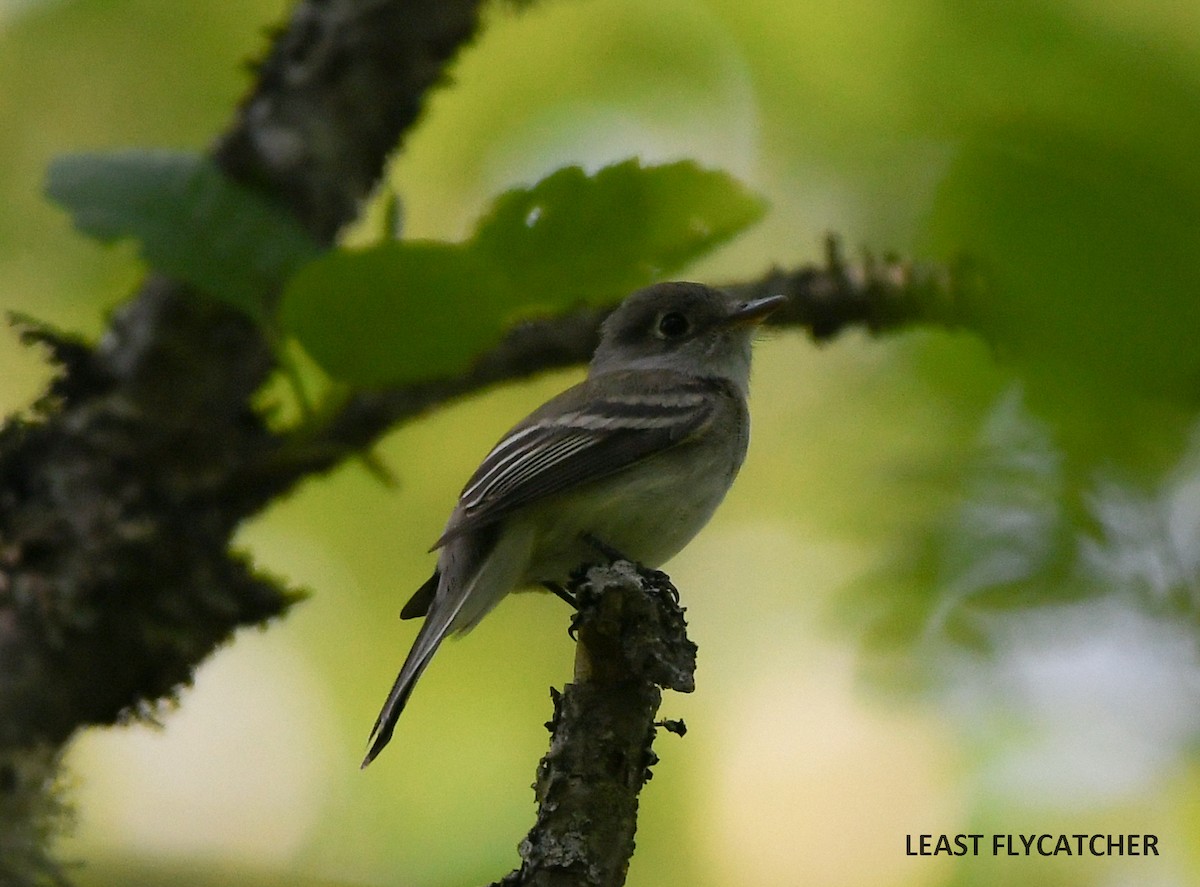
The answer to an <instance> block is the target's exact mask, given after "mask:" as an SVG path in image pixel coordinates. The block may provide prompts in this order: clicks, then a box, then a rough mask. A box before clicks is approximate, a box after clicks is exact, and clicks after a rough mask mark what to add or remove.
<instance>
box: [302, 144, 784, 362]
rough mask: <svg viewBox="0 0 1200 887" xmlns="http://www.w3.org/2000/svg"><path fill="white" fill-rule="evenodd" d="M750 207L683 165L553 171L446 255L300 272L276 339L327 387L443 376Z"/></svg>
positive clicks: (389, 246) (710, 176) (374, 252)
mask: <svg viewBox="0 0 1200 887" xmlns="http://www.w3.org/2000/svg"><path fill="white" fill-rule="evenodd" d="M763 211H764V204H763V202H762V201H761V200H760V199H759V198H757V197H755V196H754V195H753V194H751V193H750V192H749V191H747V190H746V189H745V188H744V187H743V186H741V185H740V184H738V183H737V182H736V181H735V180H733V179H732V178H730V177H729V176H728V175H726V174H724V173H720V172H713V171H709V170H703V169H700V168H699V167H697V166H696V165H695V164H693V163H687V162H683V163H674V164H670V165H667V166H656V167H643V166H641V165H640V164H639V163H638V162H637V161H633V160H630V161H625V162H623V163H620V164H617V165H615V166H610V167H607V168H605V169H602V170H600V171H599V172H597V173H595V174H593V175H589V174H587V173H585V172H584V171H583V170H581V169H580V168H578V167H567V168H564V169H560V170H558V171H556V172H554V173H553V174H551V175H550V176H548V177H547V178H545V179H543V180H542V181H541V182H539V183H537V184H536V185H534V186H533V187H531V188H518V189H514V190H512V191H509V192H507V193H505V194H503V195H501V196H500V197H499V198H498V199H497V200H496V201H495V203H494V204H493V206H492V207H491V209H490V210H489V211H488V212H487V213H486V214H485V215H484V216H483V218H482V219H481V220H480V222H479V224H478V226H477V228H476V231H475V233H474V235H473V236H472V237H471V238H470V239H469V240H467V241H465V242H463V243H458V244H446V243H421V242H411V241H400V242H395V243H385V244H381V245H379V246H376V247H372V248H369V249H366V250H360V251H341V252H336V253H331V254H329V255H326V256H323V257H321V258H320V259H318V260H317V261H315V262H313V263H312V264H310V265H309V266H307V267H306V268H304V269H302V270H301V272H300V273H298V274H297V275H296V277H295V278H294V279H293V280H292V281H291V283H290V284H289V286H288V287H287V290H286V293H285V297H284V304H283V312H282V320H283V324H284V327H285V328H286V329H287V330H288V331H289V332H290V333H292V334H293V335H295V336H296V338H297V339H299V341H300V342H301V343H302V344H303V345H304V346H305V348H306V349H307V350H308V351H309V353H311V354H312V355H313V357H314V358H316V360H317V361H319V362H320V363H321V364H322V365H323V366H324V367H325V369H326V370H328V371H329V372H330V373H331V374H333V375H334V376H336V377H338V378H339V379H342V380H343V381H346V382H350V383H352V384H356V385H382V384H387V383H396V382H403V381H409V380H414V379H419V378H428V377H430V376H436V375H440V374H446V373H453V372H458V371H461V370H462V369H463V368H465V367H466V366H467V365H468V363H469V362H470V360H471V359H472V358H473V357H474V356H476V355H477V354H479V353H480V351H482V350H484V349H485V348H487V347H488V346H489V345H491V344H493V343H494V342H495V341H497V339H498V338H499V336H500V334H501V332H502V330H503V328H504V326H505V324H506V322H508V320H509V319H511V318H512V317H513V316H514V314H515V313H517V312H519V311H521V310H523V309H529V308H530V307H533V308H536V309H538V310H544V311H553V310H562V309H566V308H569V307H570V306H572V305H576V304H579V303H580V302H593V303H603V302H613V301H616V300H617V299H618V298H620V297H621V296H623V295H625V294H627V293H628V292H630V291H631V290H633V289H636V288H638V287H641V286H645V285H647V284H649V283H652V282H653V281H655V280H658V279H662V278H663V277H665V276H667V275H670V274H673V273H675V272H677V271H678V270H680V269H681V268H682V267H683V266H684V265H686V264H687V263H688V262H690V261H692V260H694V259H695V258H697V257H698V256H700V255H702V254H703V253H705V252H706V251H708V250H710V249H712V248H713V247H715V246H717V245H718V244H720V243H722V242H724V241H725V240H728V239H729V238H730V237H732V236H733V235H734V234H736V233H737V232H739V231H741V230H743V229H744V228H745V227H747V226H748V225H750V224H751V223H753V222H754V221H756V220H757V219H758V218H759V217H760V216H761V215H762V213H763Z"/></svg>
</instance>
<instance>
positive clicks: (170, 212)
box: [46, 150, 320, 322]
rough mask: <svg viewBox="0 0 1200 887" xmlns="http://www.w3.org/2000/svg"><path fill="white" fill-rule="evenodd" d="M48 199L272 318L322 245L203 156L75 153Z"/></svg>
mask: <svg viewBox="0 0 1200 887" xmlns="http://www.w3.org/2000/svg"><path fill="white" fill-rule="evenodd" d="M46 194H47V196H49V197H50V199H52V200H54V201H55V202H57V203H59V204H61V205H62V206H64V207H65V208H66V209H67V210H68V211H70V213H71V216H72V219H73V220H74V222H75V227H76V228H78V229H79V230H80V231H81V232H82V233H84V234H87V235H90V236H91V237H94V238H96V239H97V240H99V241H101V242H103V243H109V242H112V241H116V240H120V239H124V238H132V239H134V240H136V241H137V243H138V246H139V248H140V249H139V252H140V254H141V256H142V258H143V259H145V261H146V264H147V265H148V266H149V267H151V268H154V269H155V270H157V271H161V272H163V273H164V274H168V275H170V276H172V277H175V278H177V279H179V280H183V281H185V282H187V283H189V284H191V285H192V286H194V287H196V288H197V289H198V290H200V291H201V292H204V293H207V294H209V295H211V296H216V297H217V298H220V299H224V300H225V301H227V302H229V303H230V304H232V305H235V306H237V307H238V308H240V309H242V310H243V311H245V312H246V313H247V314H250V315H251V316H252V317H256V318H258V319H259V320H260V321H263V322H265V321H267V320H268V318H269V315H270V312H269V311H268V309H267V300H268V299H269V298H270V297H271V296H272V295H273V294H275V293H276V292H278V291H279V289H280V287H281V286H282V285H283V283H284V281H285V280H287V279H288V278H289V277H290V276H291V275H292V274H293V273H294V272H295V271H296V269H297V268H299V267H300V266H301V265H302V264H304V263H305V262H307V261H309V260H310V259H312V258H313V257H315V256H316V255H317V253H318V252H320V248H319V246H318V245H317V244H316V243H315V242H314V241H313V240H312V239H311V238H310V237H309V236H308V235H307V234H306V233H305V232H304V229H303V228H301V227H300V225H299V224H298V223H297V222H296V221H295V219H293V218H292V217H291V216H289V215H288V214H287V213H286V212H285V211H284V210H283V209H282V208H280V207H276V206H273V205H271V204H270V203H268V202H267V201H266V200H264V199H263V198H262V197H260V196H259V195H257V194H255V193H254V192H252V191H250V190H249V189H247V188H243V187H239V186H238V185H236V184H235V183H233V182H231V181H229V180H228V179H226V178H225V177H224V176H223V175H222V174H221V172H220V170H218V169H217V168H216V165H215V164H213V163H212V161H210V160H208V159H206V158H204V157H201V156H200V155H198V154H173V153H168V152H162V151H132V150H131V151H122V152H115V153H112V154H69V155H65V156H62V157H58V158H56V159H55V160H54V162H53V163H51V164H50V169H49V171H48V173H47V176H46Z"/></svg>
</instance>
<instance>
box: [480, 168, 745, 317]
mask: <svg viewBox="0 0 1200 887" xmlns="http://www.w3.org/2000/svg"><path fill="white" fill-rule="evenodd" d="M765 210H766V205H765V203H764V202H763V201H762V199H761V198H759V197H757V196H756V195H754V194H752V193H750V192H749V191H747V190H746V189H745V188H744V187H742V186H741V185H740V184H739V183H738V182H737V181H736V180H734V179H733V178H731V177H730V176H728V175H726V174H725V173H722V172H716V171H713V170H705V169H701V168H700V167H698V166H697V165H696V164H695V163H692V162H690V161H682V162H679V163H672V164H668V165H665V166H651V167H642V166H641V165H640V163H639V162H638V161H637V160H626V161H624V162H622V163H618V164H614V165H613V166H608V167H605V168H604V169H601V170H599V171H598V172H596V173H595V174H592V175H589V174H587V173H585V172H584V171H583V170H582V169H580V168H579V167H577V166H568V167H564V168H563V169H560V170H557V171H556V172H554V173H552V174H551V175H549V176H547V177H546V178H544V179H542V180H541V181H540V182H538V183H537V184H536V185H534V186H533V187H532V188H515V189H513V190H511V191H508V192H506V193H505V194H502V195H501V196H500V197H499V198H498V199H497V200H496V201H495V202H494V203H493V205H492V208H491V210H490V211H489V212H488V213H487V214H486V215H485V216H484V217H483V218H482V219H480V221H479V224H478V226H477V227H476V231H475V235H474V238H473V240H472V246H473V248H474V249H476V250H477V251H478V252H479V253H480V254H481V256H483V257H486V260H487V262H488V264H489V265H491V266H492V267H494V268H496V269H497V270H498V271H500V272H502V273H503V274H504V275H505V278H506V279H507V280H508V281H509V283H510V284H511V285H512V286H513V287H515V288H517V289H519V290H520V291H521V292H522V293H524V294H526V295H527V297H528V299H529V300H530V301H548V302H549V303H551V304H553V303H557V302H560V301H561V296H558V294H559V293H562V292H563V291H568V292H569V293H570V297H571V299H572V300H574V299H583V300H586V301H592V302H595V301H610V300H612V298H613V297H614V295H619V294H622V293H625V292H627V291H629V290H633V289H636V288H637V287H641V286H646V285H647V284H649V283H651V282H653V281H655V280H661V279H662V278H664V277H666V276H668V275H670V274H673V273H675V272H676V271H678V270H679V269H681V268H683V267H684V266H685V265H687V263H688V262H690V261H692V260H694V259H696V258H698V257H699V256H701V255H703V254H704V253H706V252H708V251H709V250H711V249H713V248H714V247H716V246H718V245H719V244H721V243H723V242H725V241H726V240H728V239H729V238H731V237H733V236H734V235H735V234H737V233H738V232H740V231H742V230H743V229H745V228H746V227H748V226H749V225H751V224H753V223H754V222H756V221H758V219H759V218H761V217H762V214H763V212H764V211H765Z"/></svg>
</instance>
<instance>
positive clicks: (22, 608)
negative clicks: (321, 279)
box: [0, 0, 482, 884]
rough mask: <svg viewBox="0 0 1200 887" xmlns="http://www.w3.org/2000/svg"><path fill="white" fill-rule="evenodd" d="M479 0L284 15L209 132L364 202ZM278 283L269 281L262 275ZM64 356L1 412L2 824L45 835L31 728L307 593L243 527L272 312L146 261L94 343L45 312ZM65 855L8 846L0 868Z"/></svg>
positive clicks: (125, 694) (306, 7) (203, 648)
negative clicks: (230, 111)
mask: <svg viewBox="0 0 1200 887" xmlns="http://www.w3.org/2000/svg"><path fill="white" fill-rule="evenodd" d="M481 2H482V0H307V2H302V3H299V4H298V5H297V6H296V8H295V11H294V13H293V15H292V18H291V20H290V21H289V22H288V24H287V26H286V27H285V28H283V29H281V30H280V31H279V32H278V33H277V34H276V35H275V39H274V42H273V45H272V47H271V50H270V53H269V55H268V56H267V58H266V59H265V60H264V61H263V62H262V64H261V65H260V67H259V78H258V81H257V83H256V85H255V87H254V89H253V90H252V91H251V93H250V94H249V96H248V97H247V99H246V101H245V103H244V104H243V106H242V108H241V110H240V112H239V115H238V118H237V119H236V120H235V122H234V123H233V125H232V126H231V128H230V129H229V131H228V132H227V133H226V134H225V135H224V136H222V137H221V138H220V139H219V140H218V142H217V145H216V147H215V149H214V154H215V157H216V159H217V161H218V162H219V164H220V165H221V166H222V167H223V168H224V169H225V171H226V172H227V173H229V174H230V175H232V176H233V177H234V178H236V179H238V180H239V181H242V182H244V183H249V184H251V185H253V186H256V187H257V188H259V189H260V190H261V191H263V193H265V194H266V195H267V196H268V197H270V198H272V199H274V200H276V201H278V202H280V203H281V204H284V205H286V206H288V207H289V208H290V209H291V211H292V212H293V213H294V214H295V216H296V217H297V218H298V219H299V220H300V222H301V223H302V224H303V225H304V226H305V227H306V228H307V229H308V230H309V231H310V232H311V233H313V234H314V235H315V236H316V237H317V238H318V239H319V240H321V241H322V242H326V243H328V242H330V241H331V240H332V238H333V236H334V234H335V233H336V231H337V230H338V229H339V228H340V227H341V226H342V225H343V224H345V223H346V222H348V221H350V220H351V219H352V218H353V216H354V214H355V212H356V211H357V207H358V205H359V203H360V202H361V201H362V200H363V198H364V197H365V196H366V195H367V193H368V192H369V190H370V189H371V187H373V185H374V182H375V181H376V180H377V179H378V177H379V175H380V173H381V171H382V169H383V166H384V163H385V161H386V159H387V156H388V154H389V152H390V151H392V150H393V149H394V148H395V146H396V145H397V143H398V142H399V141H400V137H401V135H402V133H403V132H404V131H405V130H406V129H407V128H408V127H409V126H411V124H412V123H413V122H414V121H415V120H416V118H417V116H418V113H419V111H420V108H421V106H422V103H423V101H424V97H425V95H426V94H427V92H428V91H429V89H430V88H431V87H432V86H433V85H435V83H437V82H438V81H439V80H440V79H441V78H442V77H443V71H444V70H445V67H446V65H447V63H448V62H449V61H450V59H451V58H452V56H453V55H454V53H455V52H456V51H457V50H458V48H459V47H460V46H462V45H463V43H464V42H465V41H466V40H468V39H469V38H470V37H471V35H472V34H473V33H474V31H475V29H476V27H477V25H478V14H479V7H480V5H481ZM263 297H264V299H267V300H270V299H271V298H272V297H273V294H269V293H264V294H263ZM28 337H32V338H34V339H36V340H38V341H41V342H43V343H46V344H48V345H49V346H50V347H51V350H52V353H53V354H54V356H55V357H56V358H58V359H59V360H60V361H61V365H62V368H63V374H62V375H61V376H60V377H59V379H57V380H56V381H55V382H54V383H53V385H52V387H51V390H50V392H49V393H48V396H47V397H46V398H44V399H43V400H42V401H41V403H40V404H39V406H38V409H37V411H36V413H35V414H34V415H33V416H32V417H30V418H24V419H17V418H14V419H10V420H9V421H8V422H7V423H6V424H5V425H4V426H3V428H0V814H9V813H12V814H13V815H12V816H8V815H5V817H4V820H3V821H2V822H0V830H2V831H3V833H4V834H5V835H6V840H9V839H11V840H12V841H13V842H15V843H16V844H18V845H20V846H22V847H25V846H29V847H35V846H40V842H39V837H40V835H41V833H42V831H44V829H43V828H42V826H43V825H44V823H43V821H42V820H41V819H38V818H36V817H22V816H20V815H18V814H19V811H22V810H30V809H43V808H45V807H46V806H47V805H45V804H39V803H38V802H37V798H38V797H40V796H41V794H42V793H43V790H44V789H45V787H46V785H47V784H48V782H49V781H50V780H48V779H46V778H43V777H42V776H36V777H34V776H29V775H28V773H29V772H30V771H29V768H27V767H24V766H23V765H22V764H21V761H22V760H24V759H25V758H26V757H27V756H28V750H30V749H44V748H54V747H57V746H59V745H61V743H63V742H64V741H66V739H67V738H68V737H70V736H71V734H72V733H73V732H74V731H75V730H76V729H77V728H79V727H81V726H84V725H88V724H110V723H114V722H116V721H118V720H120V719H121V718H123V717H126V716H128V715H129V713H138V712H143V711H151V710H153V709H154V707H156V706H157V705H159V704H161V702H162V700H165V699H170V698H171V695H172V694H173V693H174V691H175V689H176V688H177V687H178V686H180V685H182V684H186V683H187V682H189V681H190V679H191V674H192V670H193V669H194V668H195V666H196V665H197V664H198V663H199V662H200V661H202V660H203V659H204V657H206V656H207V655H208V654H209V653H210V652H211V651H212V650H213V649H214V648H215V647H216V646H218V645H219V644H221V643H224V642H226V641H227V640H228V639H229V638H230V637H231V635H232V633H233V632H234V631H235V630H236V629H237V628H238V627H240V626H243V625H250V624H257V623H260V622H262V621H263V620H265V619H268V618H270V617H271V616H274V615H277V614H279V613H281V612H283V611H284V610H285V609H286V607H287V606H288V604H289V603H290V602H291V601H292V600H294V599H295V597H296V596H295V594H293V593H289V592H286V591H284V590H282V589H281V588H280V586H279V584H278V583H276V582H274V581H272V580H270V579H268V578H267V577H265V576H262V575H260V574H258V573H257V572H255V571H254V570H252V569H251V568H250V566H249V565H248V563H247V562H246V560H245V558H243V557H241V556H239V555H237V554H235V553H232V552H231V551H230V550H229V543H230V539H231V537H232V534H233V532H234V531H235V529H236V528H237V526H238V524H239V522H240V521H241V520H242V519H244V518H245V517H246V516H248V515H250V514H252V513H254V512H255V511H256V510H258V509H259V508H261V507H262V505H263V504H265V502H266V501H267V498H265V497H266V496H267V492H266V491H263V490H261V489H253V488H243V487H240V486H239V485H238V483H237V481H238V480H239V478H240V477H241V476H242V474H243V472H242V468H243V466H245V465H249V464H259V463H261V462H264V461H268V460H269V455H270V454H271V453H272V452H274V451H275V450H276V449H277V447H278V445H279V441H278V440H277V439H276V438H275V436H274V435H273V434H272V433H271V432H270V431H269V430H268V429H267V428H266V426H265V424H264V422H263V421H262V418H261V417H260V416H259V415H257V414H256V412H255V411H254V410H253V409H252V406H251V399H252V397H253V395H254V394H255V392H256V391H257V390H258V389H259V388H260V387H261V386H262V384H263V382H264V381H265V380H266V378H267V377H268V375H269V373H270V372H271V370H272V367H273V357H272V354H271V349H270V347H269V346H268V343H267V342H266V341H265V339H264V337H263V335H262V332H261V331H260V330H259V329H257V328H256V327H255V326H254V325H253V324H252V323H251V322H250V321H249V320H248V319H246V318H245V317H243V316H242V315H240V314H238V313H236V312H235V311H233V310H232V309H230V308H227V307H225V306H223V305H219V304H215V303H212V302H210V301H208V300H206V299H203V298H201V297H199V296H197V295H196V294H193V293H189V292H188V291H187V290H186V288H185V287H183V286H182V285H180V284H179V283H177V282H174V281H170V280H167V279H166V278H163V277H161V276H158V275H151V276H150V278H149V279H148V280H147V281H146V283H145V284H144V286H143V287H142V288H141V290H140V292H139V293H138V294H137V295H136V297H135V298H133V299H132V300H131V301H130V302H129V303H128V304H127V305H126V306H125V307H124V308H122V309H121V311H120V312H119V313H118V314H117V315H116V316H115V318H114V320H113V323H112V325H111V326H110V328H109V330H108V332H107V333H106V334H105V336H104V337H103V339H102V340H101V342H100V344H99V346H98V347H97V348H95V349H94V350H93V349H89V348H87V347H86V346H84V345H83V344H82V343H80V342H77V341H73V340H71V339H69V338H66V337H63V336H61V335H58V334H55V333H53V332H51V331H49V330H46V329H39V330H33V331H31V332H29V333H28V334H27V338H28ZM60 877H61V876H60V874H59V873H58V871H57V869H56V867H55V866H54V865H53V864H52V863H51V862H50V861H49V860H48V858H46V857H45V856H44V855H39V854H21V855H19V856H18V855H10V854H8V853H4V854H2V855H0V881H3V882H4V883H13V884H33V883H42V882H43V881H53V880H56V879H59V878H60Z"/></svg>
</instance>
